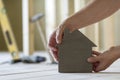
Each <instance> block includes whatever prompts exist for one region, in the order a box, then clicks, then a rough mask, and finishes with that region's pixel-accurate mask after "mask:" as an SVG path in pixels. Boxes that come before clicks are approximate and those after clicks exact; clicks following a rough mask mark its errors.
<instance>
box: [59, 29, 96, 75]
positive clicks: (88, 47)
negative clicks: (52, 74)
mask: <svg viewBox="0 0 120 80" xmlns="http://www.w3.org/2000/svg"><path fill="white" fill-rule="evenodd" d="M92 47H96V45H95V44H94V43H93V42H92V41H90V40H89V39H88V38H87V37H86V36H84V35H83V34H82V33H81V32H80V31H79V30H75V31H74V32H72V33H70V32H69V30H68V29H65V31H64V36H63V42H62V43H61V44H60V45H59V51H58V59H59V72H61V73H90V72H92V64H90V63H88V62H87V58H89V57H90V56H91V55H92Z"/></svg>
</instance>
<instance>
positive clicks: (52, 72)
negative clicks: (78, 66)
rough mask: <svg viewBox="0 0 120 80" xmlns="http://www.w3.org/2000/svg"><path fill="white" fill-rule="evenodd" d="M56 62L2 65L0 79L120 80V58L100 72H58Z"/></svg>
mask: <svg viewBox="0 0 120 80" xmlns="http://www.w3.org/2000/svg"><path fill="white" fill-rule="evenodd" d="M57 69H58V67H57V65H55V64H52V65H51V64H48V63H40V64H23V63H18V64H12V65H11V64H5V65H0V80H120V60H117V61H116V62H115V63H114V64H112V65H111V66H110V67H109V68H108V69H107V70H105V71H103V72H99V73H58V70H57Z"/></svg>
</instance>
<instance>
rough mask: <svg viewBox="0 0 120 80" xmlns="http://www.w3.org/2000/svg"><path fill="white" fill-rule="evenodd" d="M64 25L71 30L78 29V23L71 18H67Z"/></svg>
mask: <svg viewBox="0 0 120 80" xmlns="http://www.w3.org/2000/svg"><path fill="white" fill-rule="evenodd" d="M64 26H65V27H66V28H68V29H69V30H70V32H73V31H74V30H77V29H78V28H77V26H78V25H77V24H75V23H74V20H72V19H71V18H67V19H66V20H65V22H64Z"/></svg>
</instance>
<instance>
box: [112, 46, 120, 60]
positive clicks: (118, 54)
mask: <svg viewBox="0 0 120 80" xmlns="http://www.w3.org/2000/svg"><path fill="white" fill-rule="evenodd" d="M110 52H111V54H112V55H113V57H114V58H116V59H118V58H120V46H116V47H111V48H110Z"/></svg>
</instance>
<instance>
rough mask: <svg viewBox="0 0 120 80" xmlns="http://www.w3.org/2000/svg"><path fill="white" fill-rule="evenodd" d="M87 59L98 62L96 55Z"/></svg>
mask: <svg viewBox="0 0 120 80" xmlns="http://www.w3.org/2000/svg"><path fill="white" fill-rule="evenodd" d="M87 61H88V62H90V63H95V62H98V61H99V60H98V57H97V56H96V57H90V58H88V59H87Z"/></svg>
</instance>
